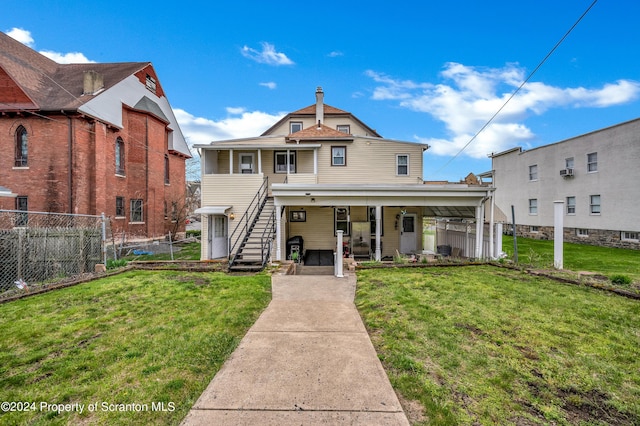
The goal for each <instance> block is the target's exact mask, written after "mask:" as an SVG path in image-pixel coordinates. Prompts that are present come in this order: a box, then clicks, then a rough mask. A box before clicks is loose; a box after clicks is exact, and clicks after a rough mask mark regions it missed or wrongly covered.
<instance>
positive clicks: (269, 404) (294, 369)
mask: <svg viewBox="0 0 640 426" xmlns="http://www.w3.org/2000/svg"><path fill="white" fill-rule="evenodd" d="M272 288H273V300H272V301H271V303H270V304H269V306H268V307H267V309H266V310H265V311H264V312H263V313H262V315H261V316H260V318H258V321H256V323H255V324H254V325H253V327H251V329H250V330H249V332H248V333H247V335H246V336H245V337H244V338H243V339H242V341H241V342H240V345H239V346H238V348H237V349H236V350H235V352H234V353H233V354H232V355H231V357H230V358H229V359H228V360H227V362H226V363H225V364H224V366H223V367H222V368H221V369H220V371H219V372H218V374H216V376H215V377H214V378H213V380H212V381H211V383H210V384H209V386H208V387H207V389H206V390H205V391H204V393H203V394H202V396H200V398H199V399H198V401H197V402H196V403H195V405H194V406H193V408H192V409H191V411H190V412H189V414H188V415H187V417H186V418H185V419H184V420H183V422H182V424H183V425H294V424H295V425H317V424H350V425H358V424H362V425H408V424H409V422H408V420H407V418H406V416H405V414H404V412H403V411H402V407H401V406H400V403H399V402H398V398H397V397H396V394H395V392H394V391H393V388H392V387H391V384H390V383H389V379H388V378H387V375H386V373H385V371H384V370H383V369H382V365H381V364H380V361H379V360H378V357H377V355H376V352H375V350H374V348H373V345H372V344H371V340H370V339H369V336H368V334H367V332H366V330H365V328H364V325H363V324H362V320H361V319H360V315H359V314H358V311H357V310H356V307H355V305H354V303H353V300H354V297H355V288H356V277H355V275H354V274H353V273H350V274H349V275H348V276H346V277H345V278H335V277H333V276H295V275H288V276H285V275H281V276H274V277H273V278H272Z"/></svg>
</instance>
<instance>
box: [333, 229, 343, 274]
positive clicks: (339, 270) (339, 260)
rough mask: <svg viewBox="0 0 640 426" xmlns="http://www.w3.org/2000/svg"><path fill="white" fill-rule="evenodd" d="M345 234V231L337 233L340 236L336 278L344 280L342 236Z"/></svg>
mask: <svg viewBox="0 0 640 426" xmlns="http://www.w3.org/2000/svg"><path fill="white" fill-rule="evenodd" d="M343 233H344V231H342V230H338V231H336V234H338V236H337V237H336V267H335V270H336V277H338V278H343V277H344V275H342V234H343Z"/></svg>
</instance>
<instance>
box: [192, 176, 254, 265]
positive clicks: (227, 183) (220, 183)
mask: <svg viewBox="0 0 640 426" xmlns="http://www.w3.org/2000/svg"><path fill="white" fill-rule="evenodd" d="M262 180H263V177H262V176H260V175H241V174H235V175H204V176H203V179H202V200H203V203H202V207H206V206H213V205H225V206H232V208H231V210H229V212H230V213H231V212H232V213H233V214H234V216H235V220H229V235H231V234H232V233H233V231H234V230H235V228H236V226H238V225H239V224H241V221H240V219H241V218H242V215H243V214H244V212H245V211H246V210H247V207H248V206H249V204H250V203H251V200H253V197H255V195H256V193H257V192H258V189H259V188H260V185H262ZM201 223H202V235H203V236H202V250H201V255H202V258H203V259H204V258H205V255H206V253H207V252H208V247H207V244H208V238H207V237H206V236H207V235H208V232H209V230H208V227H207V221H206V219H204V217H203V220H202V222H201Z"/></svg>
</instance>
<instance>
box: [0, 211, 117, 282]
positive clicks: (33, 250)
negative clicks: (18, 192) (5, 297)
mask: <svg viewBox="0 0 640 426" xmlns="http://www.w3.org/2000/svg"><path fill="white" fill-rule="evenodd" d="M106 225H107V224H106V221H105V219H104V218H103V217H101V216H88V215H72V214H61V213H39V212H25V211H16V210H0V294H3V293H6V292H9V291H12V290H15V289H16V288H17V289H20V290H25V289H26V290H27V291H28V287H29V286H31V285H37V284H43V283H47V282H50V281H56V280H60V279H63V278H67V277H73V276H76V275H81V274H84V273H89V272H94V270H95V265H96V264H98V263H104V262H105V261H106V259H105V256H106V252H105V251H104V250H105V241H106V233H107V230H106V228H107V227H106Z"/></svg>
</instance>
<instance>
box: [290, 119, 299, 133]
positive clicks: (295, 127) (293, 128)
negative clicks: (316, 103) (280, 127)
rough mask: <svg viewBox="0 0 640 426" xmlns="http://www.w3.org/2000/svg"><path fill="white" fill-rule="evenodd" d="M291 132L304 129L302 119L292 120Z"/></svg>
mask: <svg viewBox="0 0 640 426" xmlns="http://www.w3.org/2000/svg"><path fill="white" fill-rule="evenodd" d="M289 130H290V131H289V133H295V132H299V131H300V130H302V122H301V121H292V122H291V123H290V124H289Z"/></svg>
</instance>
